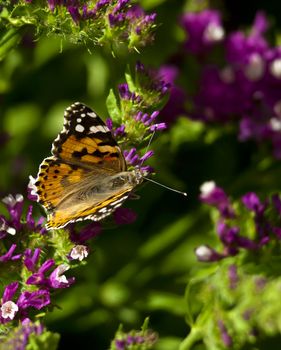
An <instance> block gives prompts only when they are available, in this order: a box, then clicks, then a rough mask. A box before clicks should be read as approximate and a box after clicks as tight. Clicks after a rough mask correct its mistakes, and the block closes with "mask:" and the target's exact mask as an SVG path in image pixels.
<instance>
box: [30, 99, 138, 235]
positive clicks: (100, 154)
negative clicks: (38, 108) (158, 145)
mask: <svg viewBox="0 0 281 350" xmlns="http://www.w3.org/2000/svg"><path fill="white" fill-rule="evenodd" d="M64 120H65V122H64V128H63V130H62V132H61V133H60V134H59V135H58V137H57V138H56V139H55V141H54V143H53V146H52V154H53V156H51V157H48V158H46V159H44V160H43V162H42V164H41V165H40V169H39V172H38V175H37V179H36V182H35V186H36V192H37V196H38V202H39V203H41V204H42V205H43V207H44V208H45V209H46V211H47V224H46V227H47V228H48V229H51V228H55V229H57V228H61V227H64V226H65V225H66V224H68V223H70V222H76V221H81V220H85V219H91V220H94V221H99V220H101V219H103V218H104V217H106V216H108V215H110V214H111V213H112V212H113V211H114V210H115V209H116V208H118V207H119V206H121V205H122V203H123V202H124V201H125V200H126V199H127V198H128V196H129V195H130V193H131V192H132V191H133V189H134V188H135V187H136V186H137V185H138V184H140V183H141V182H142V180H143V175H144V174H143V172H142V171H141V170H140V169H138V168H136V169H134V170H132V171H128V170H127V164H126V161H125V159H124V156H123V153H122V151H121V149H120V147H119V146H118V144H117V142H116V141H115V139H114V138H113V136H112V134H111V131H110V130H109V129H108V128H107V126H106V125H105V124H104V123H103V121H102V120H101V119H100V118H99V117H98V116H97V115H96V114H95V113H94V112H93V111H92V110H91V109H90V108H88V107H87V106H85V105H84V104H82V103H79V102H76V103H74V104H72V105H71V106H70V107H68V108H67V109H66V111H65V115H64Z"/></svg>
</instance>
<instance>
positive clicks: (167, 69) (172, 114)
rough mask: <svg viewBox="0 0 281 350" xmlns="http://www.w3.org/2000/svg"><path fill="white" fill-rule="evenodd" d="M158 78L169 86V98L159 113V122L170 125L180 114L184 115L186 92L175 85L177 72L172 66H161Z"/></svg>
mask: <svg viewBox="0 0 281 350" xmlns="http://www.w3.org/2000/svg"><path fill="white" fill-rule="evenodd" d="M158 75H159V78H160V79H162V80H164V81H166V82H167V83H169V84H170V86H171V87H170V96H169V99H168V102H167V103H166V105H165V106H164V108H163V109H162V111H161V120H163V121H165V122H166V123H168V124H169V123H171V122H173V121H174V120H175V118H176V117H177V116H179V115H181V114H186V108H185V107H184V104H185V101H186V99H187V96H186V92H185V91H184V90H183V89H182V88H180V87H179V86H177V85H176V84H175V81H176V79H177V77H178V76H179V70H178V68H177V67H176V66H174V65H165V66H162V67H161V68H160V69H159V71H158Z"/></svg>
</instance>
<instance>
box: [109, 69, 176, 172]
mask: <svg viewBox="0 0 281 350" xmlns="http://www.w3.org/2000/svg"><path fill="white" fill-rule="evenodd" d="M126 80H127V81H126V83H122V84H120V85H119V86H118V98H116V96H115V94H114V93H113V91H112V90H111V92H110V94H109V96H108V99H107V107H108V111H109V114H110V115H111V117H112V119H110V118H109V119H107V121H106V123H107V126H108V128H109V129H110V130H112V132H113V134H114V135H115V137H116V138H117V139H118V141H119V143H120V144H122V146H123V147H122V148H123V149H124V156H125V159H126V161H127V163H128V164H131V165H132V166H138V167H140V168H141V169H142V170H143V171H144V172H148V173H149V172H152V171H153V169H152V168H151V167H149V166H143V164H144V162H145V161H146V160H147V159H149V158H150V157H151V156H152V155H153V151H151V150H149V151H147V152H146V153H145V154H144V155H143V156H139V155H138V154H137V149H136V147H135V146H139V145H141V144H142V143H144V141H148V140H149V139H150V138H151V136H152V134H154V133H155V132H156V131H161V130H165V129H166V128H167V125H166V123H164V122H156V121H157V119H158V118H159V117H160V111H159V110H160V109H161V108H162V107H163V105H164V103H165V102H166V100H167V97H168V93H169V90H170V84H169V83H168V82H167V81H165V80H163V78H162V75H160V74H159V72H158V71H156V70H153V69H147V68H145V67H144V65H143V64H142V63H139V62H138V63H137V64H136V66H135V71H134V74H130V73H127V74H126ZM114 124H115V125H117V126H115V127H114ZM126 148H128V149H126Z"/></svg>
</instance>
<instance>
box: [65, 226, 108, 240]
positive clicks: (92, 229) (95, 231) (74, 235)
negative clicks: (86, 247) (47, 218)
mask: <svg viewBox="0 0 281 350" xmlns="http://www.w3.org/2000/svg"><path fill="white" fill-rule="evenodd" d="M101 231H102V227H101V224H100V223H99V222H91V223H90V224H89V225H87V226H85V227H83V228H82V229H81V230H79V232H77V231H76V229H75V225H69V234H70V239H71V241H72V242H73V243H76V244H84V243H85V242H86V241H88V240H89V239H92V238H94V237H96V236H98V235H99V234H100V233H101Z"/></svg>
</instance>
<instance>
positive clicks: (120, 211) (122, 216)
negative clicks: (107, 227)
mask: <svg viewBox="0 0 281 350" xmlns="http://www.w3.org/2000/svg"><path fill="white" fill-rule="evenodd" d="M113 217H114V221H115V223H116V224H117V225H127V224H132V223H133V222H134V221H135V220H136V218H137V214H136V213H135V212H134V211H133V210H132V209H130V208H117V209H116V210H115V212H114V213H113Z"/></svg>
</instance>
